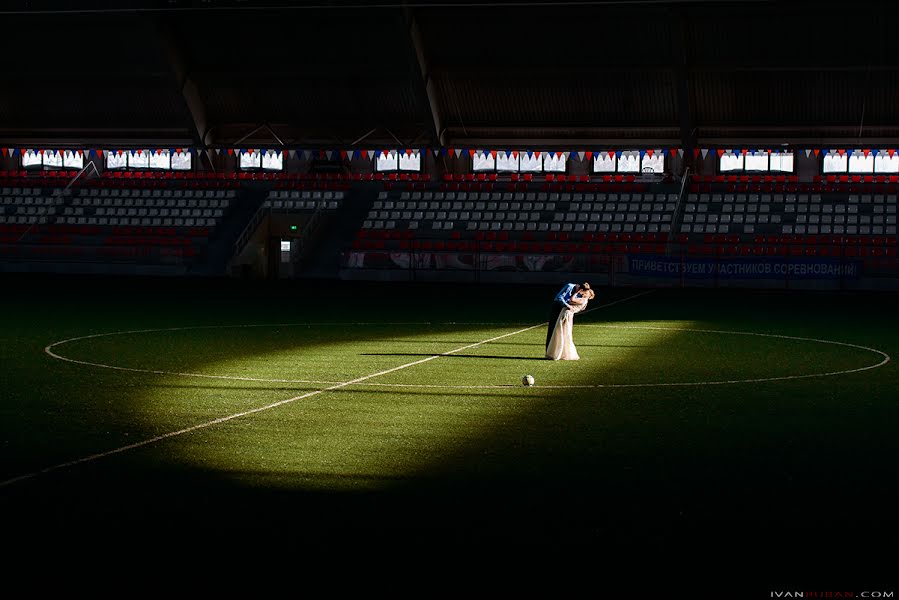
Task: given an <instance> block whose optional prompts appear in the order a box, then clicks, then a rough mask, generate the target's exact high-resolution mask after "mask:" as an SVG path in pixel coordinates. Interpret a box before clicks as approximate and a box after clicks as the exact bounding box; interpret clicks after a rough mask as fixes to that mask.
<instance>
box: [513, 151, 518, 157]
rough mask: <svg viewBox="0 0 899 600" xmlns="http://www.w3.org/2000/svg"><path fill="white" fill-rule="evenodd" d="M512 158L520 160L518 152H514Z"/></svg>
mask: <svg viewBox="0 0 899 600" xmlns="http://www.w3.org/2000/svg"><path fill="white" fill-rule="evenodd" d="M512 157H513V158H518V150H512Z"/></svg>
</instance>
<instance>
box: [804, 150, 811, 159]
mask: <svg viewBox="0 0 899 600" xmlns="http://www.w3.org/2000/svg"><path fill="white" fill-rule="evenodd" d="M811 153H812V149H811V148H806V149H805V157H806V158H808V157H809V156H810V155H811Z"/></svg>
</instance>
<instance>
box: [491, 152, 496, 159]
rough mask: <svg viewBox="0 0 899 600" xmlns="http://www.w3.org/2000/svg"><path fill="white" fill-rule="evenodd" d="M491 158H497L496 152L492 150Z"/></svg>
mask: <svg viewBox="0 0 899 600" xmlns="http://www.w3.org/2000/svg"><path fill="white" fill-rule="evenodd" d="M490 156H492V157H493V158H496V150H491V151H490Z"/></svg>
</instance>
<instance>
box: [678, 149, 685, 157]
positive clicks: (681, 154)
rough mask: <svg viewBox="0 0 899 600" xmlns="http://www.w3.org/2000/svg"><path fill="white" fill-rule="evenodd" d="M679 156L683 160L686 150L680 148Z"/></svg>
mask: <svg viewBox="0 0 899 600" xmlns="http://www.w3.org/2000/svg"><path fill="white" fill-rule="evenodd" d="M677 155H678V156H679V157H680V158H683V157H684V149H683V148H678V149H677Z"/></svg>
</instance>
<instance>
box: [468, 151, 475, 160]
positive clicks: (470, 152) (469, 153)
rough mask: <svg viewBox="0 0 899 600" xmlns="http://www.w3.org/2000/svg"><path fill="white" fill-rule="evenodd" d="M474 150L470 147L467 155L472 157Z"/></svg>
mask: <svg viewBox="0 0 899 600" xmlns="http://www.w3.org/2000/svg"><path fill="white" fill-rule="evenodd" d="M474 152H475V151H474V150H473V149H472V150H469V151H468V155H469V156H470V157H472V158H474Z"/></svg>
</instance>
